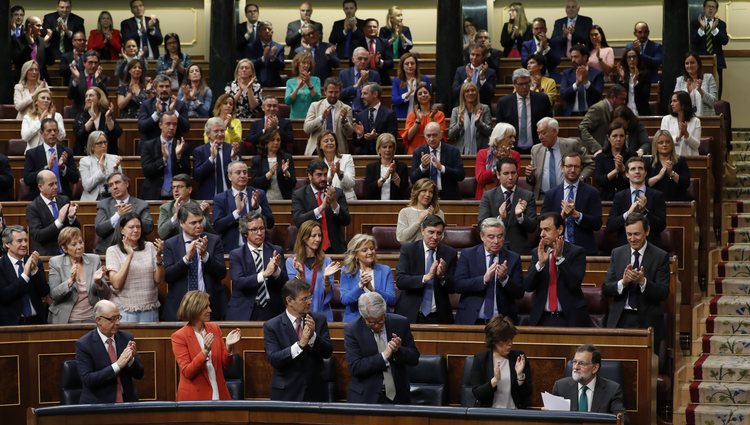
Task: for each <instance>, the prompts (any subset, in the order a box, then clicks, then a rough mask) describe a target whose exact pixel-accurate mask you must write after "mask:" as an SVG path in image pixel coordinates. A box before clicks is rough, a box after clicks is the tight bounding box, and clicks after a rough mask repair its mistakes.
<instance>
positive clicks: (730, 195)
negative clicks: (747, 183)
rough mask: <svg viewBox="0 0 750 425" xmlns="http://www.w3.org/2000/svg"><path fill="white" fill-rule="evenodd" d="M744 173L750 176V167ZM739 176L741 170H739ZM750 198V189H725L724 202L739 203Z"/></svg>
mask: <svg viewBox="0 0 750 425" xmlns="http://www.w3.org/2000/svg"><path fill="white" fill-rule="evenodd" d="M744 173H748V174H750V165H748V168H747V169H745V171H744ZM738 174H739V170H738ZM749 198H750V187H725V188H724V200H725V201H737V200H742V199H749Z"/></svg>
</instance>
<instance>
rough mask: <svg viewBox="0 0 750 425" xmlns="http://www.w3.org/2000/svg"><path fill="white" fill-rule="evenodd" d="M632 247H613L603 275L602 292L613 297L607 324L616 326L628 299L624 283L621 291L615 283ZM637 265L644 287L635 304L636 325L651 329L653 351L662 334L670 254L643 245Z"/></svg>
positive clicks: (626, 262)
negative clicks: (644, 278) (618, 291)
mask: <svg viewBox="0 0 750 425" xmlns="http://www.w3.org/2000/svg"><path fill="white" fill-rule="evenodd" d="M631 253H632V249H631V248H630V245H623V246H620V247H617V248H615V249H613V250H612V260H611V261H610V263H609V269H607V275H606V276H605V277H604V285H603V287H602V292H603V293H604V295H606V296H608V297H612V304H611V305H610V307H609V315H608V316H607V327H608V328H616V327H617V322H618V321H619V320H620V317H621V316H622V312H623V310H624V309H625V303H626V302H627V299H628V291H627V286H628V285H625V286H626V287H625V288H623V290H622V293H621V294H619V293H617V282H618V281H619V280H621V279H622V276H623V273H624V271H625V268H626V267H627V266H628V265H629V264H631V262H630V257H631ZM640 266H641V267H642V268H643V273H644V274H645V276H646V286H645V288H644V290H643V292H640V291H639V292H640V297H639V305H638V324H639V325H640V327H641V328H644V329H646V328H648V327H649V326H651V327H653V328H654V351H657V352H658V350H659V348H658V347H659V342H661V341H663V340H664V337H665V324H664V309H663V308H662V302H663V301H664V300H666V299H667V297H668V296H669V254H667V253H666V252H665V251H664V250H662V249H660V248H658V247H656V246H654V245H653V244H647V245H646V251H644V254H643V257H642V258H641V259H640Z"/></svg>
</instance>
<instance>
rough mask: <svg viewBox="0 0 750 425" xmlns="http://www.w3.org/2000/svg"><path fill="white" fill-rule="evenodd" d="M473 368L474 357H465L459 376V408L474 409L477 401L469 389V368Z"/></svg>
mask: <svg viewBox="0 0 750 425" xmlns="http://www.w3.org/2000/svg"><path fill="white" fill-rule="evenodd" d="M472 366H474V356H466V358H465V359H464V371H463V375H461V406H462V407H474V406H476V404H477V399H476V398H474V392H473V391H472V388H471V368H472Z"/></svg>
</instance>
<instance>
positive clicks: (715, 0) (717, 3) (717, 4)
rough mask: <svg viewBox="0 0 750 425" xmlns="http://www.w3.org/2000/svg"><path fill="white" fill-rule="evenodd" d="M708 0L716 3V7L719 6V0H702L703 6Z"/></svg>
mask: <svg viewBox="0 0 750 425" xmlns="http://www.w3.org/2000/svg"><path fill="white" fill-rule="evenodd" d="M710 1H712V2H714V3H716V7H719V0H703V7H706V3H708V2H710Z"/></svg>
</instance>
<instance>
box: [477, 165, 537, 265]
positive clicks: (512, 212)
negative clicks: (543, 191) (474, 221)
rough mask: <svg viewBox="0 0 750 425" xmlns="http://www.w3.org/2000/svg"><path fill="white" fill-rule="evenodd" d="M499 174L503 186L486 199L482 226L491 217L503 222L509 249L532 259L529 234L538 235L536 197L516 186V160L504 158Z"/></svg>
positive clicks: (481, 216)
mask: <svg viewBox="0 0 750 425" xmlns="http://www.w3.org/2000/svg"><path fill="white" fill-rule="evenodd" d="M496 174H497V180H498V181H499V182H500V184H499V185H498V186H497V187H496V188H494V189H492V190H488V191H486V192H484V194H483V195H482V200H481V201H480V203H479V220H478V223H479V224H480V225H481V224H482V221H484V219H485V218H488V217H497V218H498V219H500V220H502V222H503V224H505V247H506V248H507V249H509V250H511V251H513V252H515V253H516V254H519V255H530V254H531V249H532V248H533V244H532V243H531V241H529V234H530V233H535V232H536V227H537V224H538V222H537V215H536V200H535V199H534V195H533V194H532V193H531V192H529V191H528V190H525V189H522V188H520V187H518V186H516V182H517V181H518V170H517V164H516V161H515V160H513V159H512V158H500V159H499V160H498V161H497V170H496ZM508 201H510V202H508Z"/></svg>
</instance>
